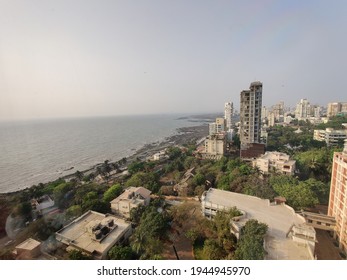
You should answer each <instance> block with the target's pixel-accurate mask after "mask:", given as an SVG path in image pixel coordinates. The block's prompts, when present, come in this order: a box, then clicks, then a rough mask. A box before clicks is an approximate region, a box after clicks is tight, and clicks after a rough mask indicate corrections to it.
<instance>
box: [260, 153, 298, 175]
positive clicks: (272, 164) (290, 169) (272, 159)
mask: <svg viewBox="0 0 347 280" xmlns="http://www.w3.org/2000/svg"><path fill="white" fill-rule="evenodd" d="M253 167H257V168H258V169H259V171H260V172H262V173H263V174H267V173H269V172H271V171H276V172H279V173H282V174H285V175H294V172H295V160H291V159H290V158H289V155H287V154H285V153H280V152H266V153H265V154H264V155H262V156H260V157H259V158H257V159H255V160H254V161H253Z"/></svg>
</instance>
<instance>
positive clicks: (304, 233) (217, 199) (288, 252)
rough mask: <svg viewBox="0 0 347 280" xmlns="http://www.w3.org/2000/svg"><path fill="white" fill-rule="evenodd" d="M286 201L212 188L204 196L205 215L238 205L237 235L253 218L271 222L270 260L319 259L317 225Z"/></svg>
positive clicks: (233, 225)
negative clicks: (308, 223) (311, 223)
mask: <svg viewBox="0 0 347 280" xmlns="http://www.w3.org/2000/svg"><path fill="white" fill-rule="evenodd" d="M284 201H285V200H278V201H277V202H270V201H269V200H268V199H260V198H258V197H254V196H249V195H244V194H239V193H235V192H228V191H223V190H218V189H212V188H211V189H209V190H208V191H206V192H204V194H203V195H202V197H201V208H202V213H203V215H204V216H205V217H208V218H213V217H214V216H215V215H216V213H217V212H218V211H226V210H228V209H230V208H232V207H236V208H237V209H238V210H239V211H240V212H241V213H242V215H241V216H239V217H235V218H233V219H232V221H231V230H232V232H233V233H234V234H235V236H236V237H237V238H239V237H240V234H241V229H242V227H243V226H244V225H245V224H246V222H247V221H248V220H250V219H256V220H258V221H259V222H261V223H265V224H267V225H268V231H267V234H266V236H265V240H264V248H265V250H266V252H267V254H266V257H265V258H266V259H269V260H275V259H279V260H309V259H315V256H314V248H315V242H316V232H315V230H314V228H313V227H312V226H309V225H306V224H305V218H304V217H302V216H301V215H299V214H297V213H295V211H294V209H293V208H291V207H289V206H287V205H286V204H285V203H284Z"/></svg>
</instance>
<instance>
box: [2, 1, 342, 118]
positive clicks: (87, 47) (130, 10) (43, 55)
mask: <svg viewBox="0 0 347 280" xmlns="http://www.w3.org/2000/svg"><path fill="white" fill-rule="evenodd" d="M346 15H347V1H344V0H342V1H337V0H333V1H330V0H325V1H319V0H313V1H302V0H298V1H294V0H288V1H261V0H255V1H245V0H242V1H240V0H230V1H221V0H220V1H219V0H209V1H207V0H206V1H203V0H196V1H193V0H182V1H181V0H170V1H167V0H138V1H132V0H123V1H117V0H110V1H106V0H95V1H91V0H90V1H89V0H67V1H65V0H55V1H49V0H41V1H40V0H36V1H35V0H22V1H18V0H0V120H6V119H22V118H46V117H75V116H95V115H97V116H100V115H125V114H127V115H129V114H149V113H198V112H218V111H222V110H223V107H224V103H225V102H227V101H232V102H234V105H235V107H236V109H239V98H240V92H241V90H243V89H247V88H248V87H249V84H250V83H251V82H252V81H254V80H260V81H262V82H263V104H264V105H272V104H274V103H276V102H278V101H280V100H283V101H285V103H286V105H289V106H293V105H294V104H295V103H297V102H298V101H299V99H300V98H308V99H309V101H310V102H311V103H314V104H321V105H325V106H326V104H327V103H328V102H332V101H347V94H346V89H345V88H346V86H345V84H343V81H344V80H345V79H346V78H347V75H346V72H347V71H346V67H347V53H346V50H347V36H346V34H347V16H346Z"/></svg>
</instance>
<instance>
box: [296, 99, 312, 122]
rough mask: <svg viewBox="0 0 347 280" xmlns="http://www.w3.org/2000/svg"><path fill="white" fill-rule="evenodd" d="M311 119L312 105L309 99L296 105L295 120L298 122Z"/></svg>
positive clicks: (302, 100)
mask: <svg viewBox="0 0 347 280" xmlns="http://www.w3.org/2000/svg"><path fill="white" fill-rule="evenodd" d="M310 117H311V104H310V102H309V101H308V100H307V99H301V100H300V102H299V103H298V104H296V109H295V118H296V119H298V120H306V119H308V118H310Z"/></svg>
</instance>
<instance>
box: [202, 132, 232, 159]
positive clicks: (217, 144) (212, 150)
mask: <svg viewBox="0 0 347 280" xmlns="http://www.w3.org/2000/svg"><path fill="white" fill-rule="evenodd" d="M225 152H226V137H225V134H213V135H209V136H207V138H206V140H205V150H204V152H203V153H202V157H203V158H208V159H214V160H218V159H220V158H221V157H222V156H223V155H224V154H225Z"/></svg>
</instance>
